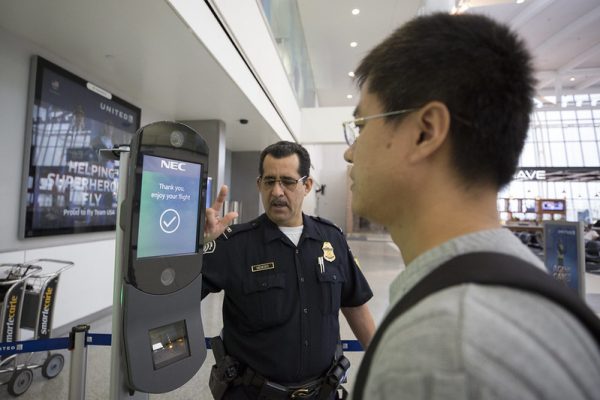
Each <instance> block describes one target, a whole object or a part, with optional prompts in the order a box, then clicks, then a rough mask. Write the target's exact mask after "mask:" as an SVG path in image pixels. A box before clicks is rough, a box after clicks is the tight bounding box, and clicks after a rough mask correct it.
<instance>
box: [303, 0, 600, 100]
mask: <svg viewBox="0 0 600 400" xmlns="http://www.w3.org/2000/svg"><path fill="white" fill-rule="evenodd" d="M434 2H435V0H430V1H429V0H376V1H373V0H350V1H349V0H328V1H322V0H300V1H298V3H297V4H298V8H299V10H300V15H301V18H302V23H303V27H304V30H305V37H306V42H307V47H308V53H309V57H310V61H311V64H312V67H313V74H314V79H315V86H316V89H317V96H318V101H319V105H320V106H322V107H323V106H354V105H355V104H356V102H357V98H356V97H357V91H356V88H355V87H354V85H353V83H352V79H351V78H350V77H349V76H348V73H349V72H350V71H353V69H354V68H355V67H356V66H357V64H358V62H359V60H360V59H361V58H362V57H363V56H364V55H365V54H366V53H367V52H368V51H369V50H370V49H371V48H372V47H373V46H375V45H376V44H377V43H379V42H380V41H381V40H383V38H385V37H386V36H387V35H388V34H390V33H391V32H392V31H393V30H394V29H395V28H396V27H398V26H399V25H400V24H402V23H403V22H405V21H406V20H407V19H409V18H410V17H412V16H414V15H416V13H417V12H418V10H419V8H420V7H422V6H423V5H424V4H425V3H434ZM437 2H438V3H439V2H440V1H437ZM442 2H443V1H442ZM446 3H448V1H446ZM461 3H462V4H463V5H464V6H470V7H468V8H467V9H466V11H464V12H466V13H482V14H486V15H489V16H491V17H492V18H494V19H496V20H499V21H502V22H505V23H507V24H509V25H510V26H512V27H513V29H515V30H516V31H517V32H518V33H519V34H520V35H521V36H522V37H523V38H524V39H525V41H526V43H527V45H528V47H529V48H530V49H531V50H532V53H533V55H534V59H535V68H536V70H537V78H538V80H539V84H538V94H539V95H541V96H548V95H550V96H553V95H556V93H557V92H562V93H565V94H571V93H585V92H587V91H589V90H595V91H596V93H598V92H600V1H599V0H525V1H520V0H519V1H517V0H470V1H469V0H462V1H461V0H456V4H459V5H460V4H461ZM517 3H519V4H517ZM355 8H357V9H359V10H360V13H359V14H357V15H353V14H352V10H353V9H355ZM351 42H357V46H356V47H350V43H351ZM348 95H352V96H353V98H351V99H348V98H347V96H348ZM540 99H541V98H540Z"/></svg>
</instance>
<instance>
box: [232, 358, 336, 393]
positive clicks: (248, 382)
mask: <svg viewBox="0 0 600 400" xmlns="http://www.w3.org/2000/svg"><path fill="white" fill-rule="evenodd" d="M323 382H324V379H323V378H318V379H314V380H310V381H308V382H305V383H303V384H301V385H291V386H286V385H281V384H279V383H275V382H272V381H269V380H268V379H265V377H263V376H262V375H260V374H259V373H258V372H256V371H254V370H253V369H252V368H250V367H248V366H246V367H245V368H244V373H243V374H242V375H241V376H238V377H237V378H236V379H234V380H233V382H232V383H233V385H235V386H237V385H245V386H254V387H256V388H257V389H259V390H260V393H259V398H261V399H262V398H265V399H269V400H279V399H281V400H284V399H315V398H317V396H318V395H319V392H320V390H321V386H322V385H323Z"/></svg>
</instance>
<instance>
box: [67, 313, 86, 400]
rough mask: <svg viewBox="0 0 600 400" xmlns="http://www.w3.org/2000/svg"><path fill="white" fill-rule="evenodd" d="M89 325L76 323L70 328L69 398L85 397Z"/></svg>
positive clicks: (73, 399)
mask: <svg viewBox="0 0 600 400" xmlns="http://www.w3.org/2000/svg"><path fill="white" fill-rule="evenodd" d="M89 330H90V326H89V325H77V326H74V327H73V329H72V330H71V335H70V339H71V348H70V350H71V368H70V372H69V400H84V399H85V375H86V372H87V371H86V369H87V345H86V337H87V333H88V331H89Z"/></svg>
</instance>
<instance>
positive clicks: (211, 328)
mask: <svg viewBox="0 0 600 400" xmlns="http://www.w3.org/2000/svg"><path fill="white" fill-rule="evenodd" d="M350 246H351V248H352V251H353V253H354V255H355V256H356V257H357V258H358V259H359V262H360V266H361V268H362V270H363V272H364V274H365V275H366V277H367V279H368V280H369V283H370V284H371V287H372V289H373V292H374V293H375V296H374V298H373V299H372V300H371V301H370V302H369V305H370V308H371V311H372V313H373V315H374V317H375V319H376V322H377V323H378V322H379V321H381V319H382V317H383V314H384V312H385V310H386V309H387V306H388V287H389V284H390V282H391V281H392V280H393V279H394V277H396V276H397V275H398V273H400V271H402V269H403V268H404V267H403V262H402V259H401V257H400V252H399V251H398V248H397V247H396V246H395V245H394V244H393V243H392V242H391V241H390V240H389V237H388V236H386V235H355V236H353V237H352V240H351V241H350ZM586 279H587V292H588V293H591V294H592V296H590V297H589V300H590V304H591V305H592V306H593V307H595V308H596V307H598V308H596V310H597V312H598V311H600V310H599V309H600V275H590V274H587V276H586ZM221 302H222V294H217V295H210V296H209V297H208V298H207V299H205V300H204V301H203V302H202V318H203V323H204V329H205V335H206V336H215V335H217V334H218V333H219V331H220V329H221V327H222V319H221V309H220V305H221ZM341 319H342V335H341V336H342V339H354V337H353V335H352V332H351V330H350V328H349V327H348V325H347V323H346V322H345V320H344V318H343V317H342V318H341ZM110 329H111V318H110V316H107V317H105V318H102V319H100V320H97V321H93V322H92V323H91V328H90V332H91V333H110ZM63 354H65V366H64V369H63V371H62V373H61V374H60V375H59V376H58V377H57V378H55V379H53V380H46V379H45V378H43V377H42V376H41V374H40V371H39V369H38V370H36V371H35V372H34V381H33V383H32V385H31V387H30V388H29V390H28V391H27V392H26V393H25V394H23V395H22V396H21V397H19V399H22V400H33V399H35V400H41V399H67V398H68V388H69V353H68V352H66V351H65V352H63ZM347 356H348V358H349V359H350V361H351V363H352V368H351V373H350V376H349V383H348V385H347V386H348V387H351V386H352V383H353V374H352V371H353V372H354V373H355V372H356V371H357V368H358V365H359V363H360V360H361V358H362V353H359V352H352V353H347ZM212 364H213V356H212V353H211V352H210V351H209V353H208V356H207V359H206V362H205V363H204V365H203V366H202V368H201V369H200V371H199V372H198V373H197V374H196V375H195V376H194V377H193V378H192V379H191V380H190V381H189V382H188V383H187V384H185V385H184V386H182V387H181V388H179V389H177V390H175V391H173V392H170V393H166V394H160V395H158V394H156V395H154V394H152V395H150V399H173V400H174V399H185V400H188V399H189V400H192V399H194V400H204V399H207V400H208V399H212V396H211V395H210V392H209V390H208V373H209V370H210V366H211V365H212ZM87 365H88V368H87V382H86V399H87V400H106V399H108V398H109V394H108V393H109V376H110V371H109V369H110V348H109V347H104V346H90V347H89V350H88V362H87ZM5 398H6V399H8V398H10V396H9V394H8V393H7V391H6V386H2V387H0V399H5Z"/></svg>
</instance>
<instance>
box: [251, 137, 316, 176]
mask: <svg viewBox="0 0 600 400" xmlns="http://www.w3.org/2000/svg"><path fill="white" fill-rule="evenodd" d="M267 154H269V155H271V156H272V157H274V158H285V157H289V156H291V155H293V154H297V155H298V159H299V161H300V164H299V167H298V173H299V174H300V176H301V177H302V176H309V175H310V155H308V151H306V149H305V148H304V147H302V146H301V145H299V144H298V143H294V142H287V141H284V140H282V141H280V142H277V143H273V144H272V145H269V146H267V147H266V148H265V149H264V150H263V151H262V153H260V164H259V165H258V173H259V176H262V175H263V172H264V168H263V162H264V160H265V157H266V156H267Z"/></svg>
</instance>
